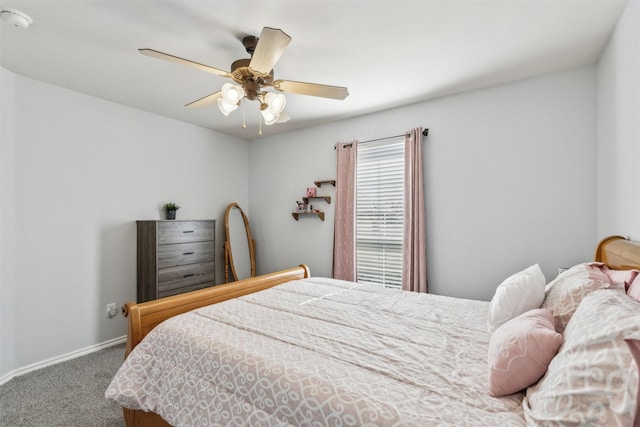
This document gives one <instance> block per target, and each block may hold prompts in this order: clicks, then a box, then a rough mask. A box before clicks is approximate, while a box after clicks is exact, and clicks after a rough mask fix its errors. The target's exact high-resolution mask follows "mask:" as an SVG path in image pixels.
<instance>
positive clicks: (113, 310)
mask: <svg viewBox="0 0 640 427" xmlns="http://www.w3.org/2000/svg"><path fill="white" fill-rule="evenodd" d="M117 313H118V306H117V304H116V303H115V302H112V303H109V304H107V317H113V316H115V315H116V314H117Z"/></svg>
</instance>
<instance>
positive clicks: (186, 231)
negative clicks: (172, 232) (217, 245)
mask: <svg viewBox="0 0 640 427" xmlns="http://www.w3.org/2000/svg"><path fill="white" fill-rule="evenodd" d="M183 233H193V230H185V231H183Z"/></svg>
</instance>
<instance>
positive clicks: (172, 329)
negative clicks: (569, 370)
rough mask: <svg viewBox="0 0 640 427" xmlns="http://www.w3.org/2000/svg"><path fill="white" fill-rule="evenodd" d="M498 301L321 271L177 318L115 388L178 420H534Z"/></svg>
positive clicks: (134, 355)
mask: <svg viewBox="0 0 640 427" xmlns="http://www.w3.org/2000/svg"><path fill="white" fill-rule="evenodd" d="M488 306H489V303H488V302H483V301H473V300H465V299H457V298H450V297H444V296H437V295H431V294H418V293H412V292H405V291H401V290H396V289H388V288H384V287H380V286H375V285H365V284H357V283H352V282H345V281H340V280H334V279H327V278H308V279H303V280H296V281H291V282H287V283H284V284H282V285H278V286H276V287H274V288H271V289H268V290H265V291H261V292H258V293H254V294H250V295H246V296H244V297H240V298H236V299H233V300H229V301H225V302H222V303H219V304H215V305H211V306H207V307H204V308H200V309H197V310H194V311H191V312H189V313H185V314H182V315H179V316H176V317H173V318H171V319H169V320H167V321H165V322H163V323H162V324H160V325H159V326H158V327H156V328H155V329H154V330H153V331H151V332H150V333H149V334H148V335H147V336H146V337H145V339H144V340H143V341H142V342H141V343H140V344H139V345H138V346H136V347H135V348H134V350H133V351H132V352H131V354H130V355H129V357H128V358H127V359H126V360H125V362H124V364H123V365H122V367H121V368H120V370H119V371H118V373H117V374H116V376H115V377H114V379H113V381H112V382H111V384H110V386H109V388H108V389H107V391H106V396H107V398H108V399H111V400H113V401H116V402H118V403H119V404H120V405H122V406H124V407H127V408H130V409H138V410H144V411H153V412H156V413H158V414H159V415H161V416H162V417H163V418H164V419H165V420H166V421H167V422H169V423H170V424H171V425H174V426H218V425H220V426H227V425H251V426H318V427H320V426H438V425H442V426H466V425H473V426H492V427H495V426H523V425H525V424H526V423H525V420H524V417H523V410H522V399H523V396H524V395H523V394H522V393H517V394H513V395H510V396H506V397H502V398H493V397H491V396H489V394H488V393H487V372H488V367H487V348H488V344H489V339H490V335H489V333H488V332H487V324H486V318H487V311H488Z"/></svg>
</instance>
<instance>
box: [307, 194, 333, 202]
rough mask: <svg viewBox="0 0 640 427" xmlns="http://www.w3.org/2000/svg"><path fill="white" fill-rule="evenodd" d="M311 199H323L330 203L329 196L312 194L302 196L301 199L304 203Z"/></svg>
mask: <svg viewBox="0 0 640 427" xmlns="http://www.w3.org/2000/svg"><path fill="white" fill-rule="evenodd" d="M313 199H318V200H320V199H323V200H324V201H325V202H327V203H331V196H314V197H303V198H302V200H303V201H304V202H305V203H309V200H313Z"/></svg>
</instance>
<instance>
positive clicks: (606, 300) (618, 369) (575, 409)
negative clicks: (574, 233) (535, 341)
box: [522, 289, 640, 426]
mask: <svg viewBox="0 0 640 427" xmlns="http://www.w3.org/2000/svg"><path fill="white" fill-rule="evenodd" d="M625 339H640V303H639V302H638V301H635V300H633V299H632V298H629V297H628V296H627V295H625V294H624V293H622V292H619V291H617V290H613V289H601V290H597V291H594V292H592V293H590V294H589V295H587V296H586V297H585V298H584V299H583V300H582V303H581V304H580V306H579V307H578V309H577V310H576V312H575V314H574V315H573V317H572V318H571V320H570V321H569V324H568V325H567V328H566V330H565V332H564V342H563V344H562V347H561V348H560V351H559V352H558V354H557V355H556V357H554V358H553V360H552V361H551V363H550V364H549V369H548V370H547V373H546V374H545V376H544V377H543V378H542V379H541V380H540V381H538V383H537V384H536V385H534V386H531V387H529V388H528V389H527V393H526V396H525V399H524V400H523V402H522V406H523V409H524V415H525V418H526V421H527V425H528V426H540V425H544V426H546V425H575V426H577V425H581V426H631V425H632V422H633V419H634V417H635V410H636V398H637V393H638V369H637V367H636V366H635V363H634V362H633V356H632V355H631V352H630V351H629V348H628V346H627V344H626V343H625Z"/></svg>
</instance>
